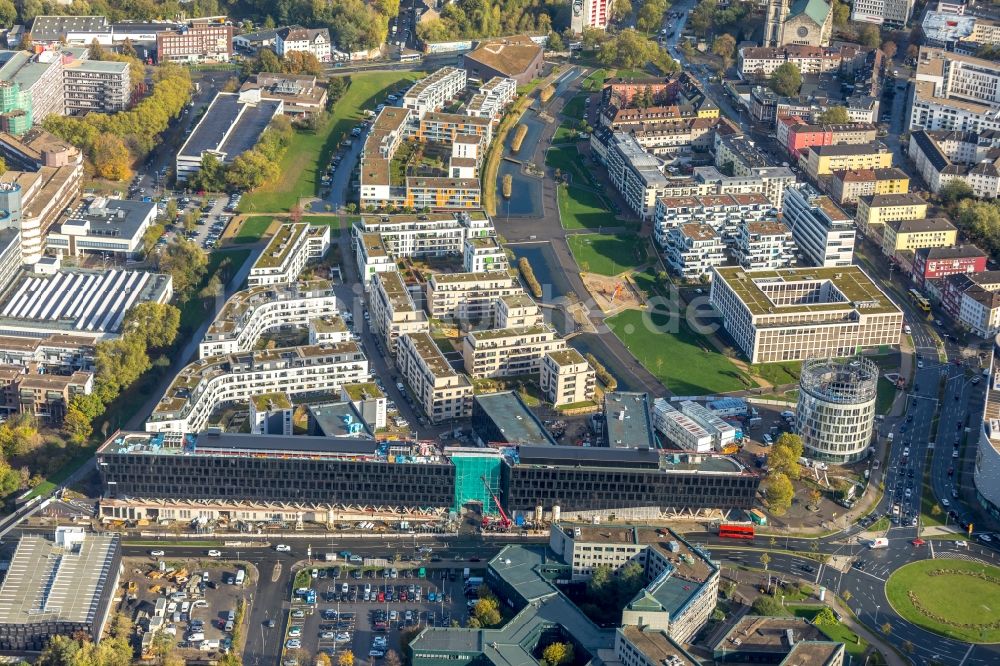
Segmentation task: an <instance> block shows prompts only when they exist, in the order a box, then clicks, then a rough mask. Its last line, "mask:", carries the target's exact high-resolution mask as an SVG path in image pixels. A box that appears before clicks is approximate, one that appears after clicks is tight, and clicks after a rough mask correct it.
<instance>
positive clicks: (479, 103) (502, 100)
mask: <svg viewBox="0 0 1000 666" xmlns="http://www.w3.org/2000/svg"><path fill="white" fill-rule="evenodd" d="M515 97H517V81H515V80H514V79H508V78H504V77H500V76H495V77H493V78H492V79H490V80H489V81H487V82H486V83H484V84H483V85H481V86H480V87H479V92H478V93H476V94H475V95H473V96H472V99H471V100H469V106H468V114H469V115H470V116H473V117H476V118H489V119H490V120H492V121H493V122H495V123H498V122H500V117H501V116H502V115H503V112H504V111H505V110H506V109H507V107H508V106H510V104H511V103H512V102H513V101H514V98H515Z"/></svg>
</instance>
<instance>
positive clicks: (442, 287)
mask: <svg viewBox="0 0 1000 666" xmlns="http://www.w3.org/2000/svg"><path fill="white" fill-rule="evenodd" d="M523 293H524V289H523V288H522V287H521V283H520V282H519V281H518V279H517V277H516V276H515V275H513V274H512V273H511V272H510V271H490V272H486V273H434V274H432V275H431V276H430V279H428V280H427V286H426V287H425V298H426V302H425V306H424V307H425V309H426V310H427V313H428V314H429V315H430V316H431V317H434V318H436V319H453V320H458V321H466V322H491V321H493V318H494V316H495V313H496V302H497V299H499V298H502V297H503V296H517V295H520V294H523Z"/></svg>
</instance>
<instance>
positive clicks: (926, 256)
mask: <svg viewBox="0 0 1000 666" xmlns="http://www.w3.org/2000/svg"><path fill="white" fill-rule="evenodd" d="M912 265H913V268H912V270H911V275H912V276H913V279H914V280H915V281H916V282H917V284H920V285H924V284H926V283H927V282H928V281H929V280H940V279H941V278H945V277H948V276H949V275H957V274H959V273H982V272H984V271H985V270H986V253H985V252H983V251H982V250H980V249H979V248H978V247H976V246H975V245H956V246H954V247H924V248H919V249H917V250H916V251H915V252H914V253H913V264H912Z"/></svg>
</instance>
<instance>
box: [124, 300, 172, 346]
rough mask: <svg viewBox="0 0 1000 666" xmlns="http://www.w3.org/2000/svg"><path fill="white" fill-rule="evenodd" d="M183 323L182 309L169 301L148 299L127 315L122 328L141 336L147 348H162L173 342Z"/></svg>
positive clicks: (134, 307)
mask: <svg viewBox="0 0 1000 666" xmlns="http://www.w3.org/2000/svg"><path fill="white" fill-rule="evenodd" d="M180 324H181V311H180V310H179V309H178V308H177V307H176V306H173V305H170V304H169V303H154V302H152V301H147V302H145V303H139V304H138V305H135V306H133V307H132V309H131V310H129V311H128V313H127V314H126V315H125V319H124V321H123V323H122V330H123V331H127V332H129V333H132V334H135V335H138V336H140V337H141V339H142V340H143V342H144V343H145V345H146V347H147V348H153V349H157V348H160V349H162V348H163V347H167V346H169V345H171V344H173V342H174V339H175V338H176V337H177V330H178V329H179V328H180Z"/></svg>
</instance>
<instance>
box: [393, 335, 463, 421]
mask: <svg viewBox="0 0 1000 666" xmlns="http://www.w3.org/2000/svg"><path fill="white" fill-rule="evenodd" d="M396 364H397V366H398V367H399V371H400V373H401V374H402V375H403V378H404V379H405V380H406V383H407V384H409V386H410V388H411V389H413V393H414V396H415V400H416V402H417V403H418V404H419V405H420V406H421V407H423V410H424V413H425V414H427V417H428V418H429V419H430V420H431V422H432V423H442V422H444V421H453V420H455V419H462V418H468V417H469V416H470V415H471V414H472V382H470V381H469V378H468V377H466V376H465V375H463V374H460V373H458V372H455V370H454V369H453V368H452V367H451V364H450V363H448V359H446V358H445V357H444V354H443V353H442V352H441V350H440V349H439V348H438V346H437V344H436V343H435V342H434V339H433V338H432V337H431V335H430V333H427V332H422V333H404V334H403V335H401V336H400V337H399V340H398V344H397V354H396Z"/></svg>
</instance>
